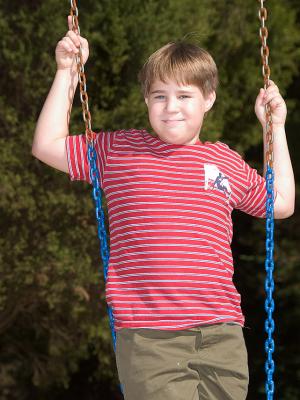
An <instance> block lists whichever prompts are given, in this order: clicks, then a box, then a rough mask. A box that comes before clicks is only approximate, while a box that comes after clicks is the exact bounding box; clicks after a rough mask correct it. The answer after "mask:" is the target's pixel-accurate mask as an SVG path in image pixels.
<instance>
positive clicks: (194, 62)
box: [138, 41, 219, 98]
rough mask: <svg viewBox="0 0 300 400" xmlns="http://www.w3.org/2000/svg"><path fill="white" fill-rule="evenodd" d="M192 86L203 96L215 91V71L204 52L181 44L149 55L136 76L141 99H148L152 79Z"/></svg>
mask: <svg viewBox="0 0 300 400" xmlns="http://www.w3.org/2000/svg"><path fill="white" fill-rule="evenodd" d="M168 79H170V80H175V81H176V82H177V84H183V85H195V86H197V87H198V88H199V89H200V90H201V92H202V94H203V96H204V97H206V96H207V95H208V94H209V93H211V92H213V91H216V90H217V87H218V83H219V79H218V69H217V66H216V64H215V62H214V60H213V58H212V56H211V55H210V54H209V53H208V52H207V51H206V50H204V49H202V48H200V47H198V46H196V45H194V44H191V43H187V42H183V41H179V42H171V43H168V44H166V45H165V46H163V47H161V48H160V49H158V50H157V51H156V52H155V53H153V54H151V56H150V57H149V58H148V60H147V61H146V63H145V64H144V65H143V67H142V69H141V70H140V72H139V74H138V80H139V82H140V84H141V89H142V93H143V96H144V98H146V97H148V95H149V92H150V87H151V85H152V83H153V82H154V81H155V80H160V81H162V82H164V83H165V82H166V80H168Z"/></svg>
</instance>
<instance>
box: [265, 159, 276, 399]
mask: <svg viewBox="0 0 300 400" xmlns="http://www.w3.org/2000/svg"><path fill="white" fill-rule="evenodd" d="M266 185H267V200H266V261H265V270H266V281H265V291H266V300H265V310H266V313H267V318H266V321H265V331H266V333H267V336H268V337H267V339H266V341H265V351H266V355H267V359H266V362H265V371H266V386H265V388H266V394H267V400H273V396H274V380H273V374H274V370H275V364H274V361H273V353H274V348H275V345H274V340H273V337H272V336H273V332H274V329H275V323H274V319H273V312H274V308H275V305H274V300H273V292H274V279H273V271H274V259H273V254H274V171H273V169H272V168H271V167H270V166H269V165H268V166H267V174H266Z"/></svg>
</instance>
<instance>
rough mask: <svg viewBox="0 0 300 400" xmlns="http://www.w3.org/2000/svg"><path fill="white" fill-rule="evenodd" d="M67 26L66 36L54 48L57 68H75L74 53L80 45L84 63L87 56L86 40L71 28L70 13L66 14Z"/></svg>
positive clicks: (77, 51) (76, 52)
mask: <svg viewBox="0 0 300 400" xmlns="http://www.w3.org/2000/svg"><path fill="white" fill-rule="evenodd" d="M68 27H69V30H68V32H67V33H66V36H65V37H63V38H62V40H60V41H59V42H58V43H57V46H56V49H55V58H56V64H57V69H69V68H76V63H75V54H78V53H79V47H80V45H81V51H82V59H83V63H84V64H85V63H86V61H87V59H88V56H89V45H88V41H87V40H86V39H85V38H83V37H81V36H79V34H78V33H75V32H74V31H73V30H72V16H71V15H69V16H68Z"/></svg>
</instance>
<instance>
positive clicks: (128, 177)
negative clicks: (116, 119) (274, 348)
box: [32, 17, 295, 400]
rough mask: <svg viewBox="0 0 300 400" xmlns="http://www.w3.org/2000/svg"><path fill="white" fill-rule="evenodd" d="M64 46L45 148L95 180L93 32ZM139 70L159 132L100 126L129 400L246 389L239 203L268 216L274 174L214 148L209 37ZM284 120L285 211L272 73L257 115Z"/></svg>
mask: <svg viewBox="0 0 300 400" xmlns="http://www.w3.org/2000/svg"><path fill="white" fill-rule="evenodd" d="M68 23H69V29H70V30H69V31H68V32H67V34H66V36H65V37H64V38H63V39H62V40H61V41H60V42H59V43H58V45H57V48H56V62H57V74H56V76H55V79H54V82H53V85H52V88H51V90H50V92H49V95H48V97H47V99H46V102H45V105H44V107H43V110H42V112H41V115H40V117H39V120H38V123H37V127H36V132H35V138H34V143H33V150H32V151H33V154H34V155H35V156H36V157H37V158H39V159H40V160H42V161H44V162H46V163H47V164H49V165H51V166H53V167H55V168H57V169H59V170H61V171H64V172H69V173H70V176H71V179H73V180H79V179H80V180H87V181H90V178H89V171H88V163H87V158H86V142H85V137H84V136H69V130H68V122H69V121H68V117H69V113H70V109H71V105H72V100H73V99H70V98H69V93H70V88H71V89H72V93H73V94H74V91H75V88H76V85H77V77H76V65H75V61H74V55H75V54H76V53H77V52H78V47H79V45H80V43H81V45H82V49H83V60H84V62H86V60H87V58H88V44H87V41H86V40H85V39H83V38H81V37H79V36H78V35H76V34H75V33H74V32H72V30H71V19H70V17H69V19H68ZM139 79H140V82H141V85H142V90H143V95H144V98H145V102H146V105H147V107H148V114H149V120H150V124H151V126H152V128H153V131H154V133H155V135H156V136H155V137H153V136H152V135H150V134H149V133H148V132H146V131H145V130H136V129H131V130H127V131H126V130H121V131H116V132H109V133H104V132H103V133H100V134H98V135H97V137H96V142H95V148H96V150H97V153H98V167H99V170H100V176H101V187H102V188H103V190H104V192H105V195H106V199H107V204H108V213H109V225H110V242H111V250H110V265H109V276H108V281H107V286H106V297H107V301H108V303H109V304H110V305H111V306H112V308H113V312H114V317H115V327H116V330H117V354H116V357H117V367H118V372H119V377H120V381H121V384H122V385H123V388H124V394H125V399H126V400H141V399H143V400H152V399H153V400H154V399H155V400H162V399H164V400H169V399H179V400H183V399H184V400H195V399H209V400H220V399H222V400H223V399H228V400H229V399H234V400H242V399H245V398H246V395H247V387H248V367H247V354H246V349H245V343H244V339H243V333H242V326H243V323H244V318H243V315H242V313H241V309H240V296H239V294H238V293H237V291H236V288H235V287H234V285H233V282H232V275H233V262H232V255H231V250H230V243H231V238H232V221H231V211H232V210H233V209H234V208H237V209H240V210H242V211H244V212H247V213H249V214H251V215H254V216H257V217H264V215H265V180H264V179H263V178H262V177H260V176H259V175H258V174H257V172H256V171H255V170H253V169H252V168H250V167H249V166H248V165H247V164H246V163H245V162H244V161H243V160H242V159H241V157H240V156H239V155H238V154H237V153H236V152H234V151H232V150H231V149H229V147H228V146H226V145H225V144H223V143H220V142H217V143H210V142H206V143H202V142H201V141H200V140H199V133H200V131H201V126H202V123H203V118H204V115H205V113H207V112H208V111H209V110H210V109H211V107H212V106H213V104H214V101H215V98H216V89H217V85H218V74H217V68H216V65H215V63H214V61H213V59H212V57H211V56H210V55H209V54H208V53H207V52H206V51H204V50H202V49H200V48H198V47H197V46H194V45H190V44H186V43H169V44H168V45H166V46H164V47H162V48H161V49H159V50H158V51H157V52H155V53H154V54H152V56H151V57H150V58H149V59H148V61H147V62H146V64H145V65H144V66H143V68H142V70H141V72H140V75H139ZM266 103H269V104H270V106H271V109H272V118H273V127H274V145H273V147H274V155H275V162H274V170H275V192H276V199H275V218H286V217H288V216H290V215H291V214H292V213H293V210H294V196H295V192H294V190H295V189H294V178H293V171H292V166H291V162H290V157H289V152H288V147H287V143H286V137H285V131H284V124H285V118H286V106H285V102H284V100H283V99H282V97H281V95H280V93H279V90H278V88H277V86H276V85H275V84H274V83H273V82H271V85H270V87H269V88H268V89H267V90H266V91H265V90H263V89H261V90H260V93H259V95H258V97H257V100H256V104H255V112H256V115H257V117H258V119H259V121H260V122H261V124H262V127H263V129H264V127H265V116H264V105H265V104H266Z"/></svg>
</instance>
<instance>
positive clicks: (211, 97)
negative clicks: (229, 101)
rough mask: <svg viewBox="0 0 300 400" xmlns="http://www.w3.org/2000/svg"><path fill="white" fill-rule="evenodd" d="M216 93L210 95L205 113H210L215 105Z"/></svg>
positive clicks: (206, 100) (206, 101)
mask: <svg viewBox="0 0 300 400" xmlns="http://www.w3.org/2000/svg"><path fill="white" fill-rule="evenodd" d="M216 97H217V95H216V92H215V91H213V92H211V93H209V95H208V96H207V97H206V99H205V112H207V111H209V110H210V109H211V108H212V106H213V105H214V102H215V101H216Z"/></svg>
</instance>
